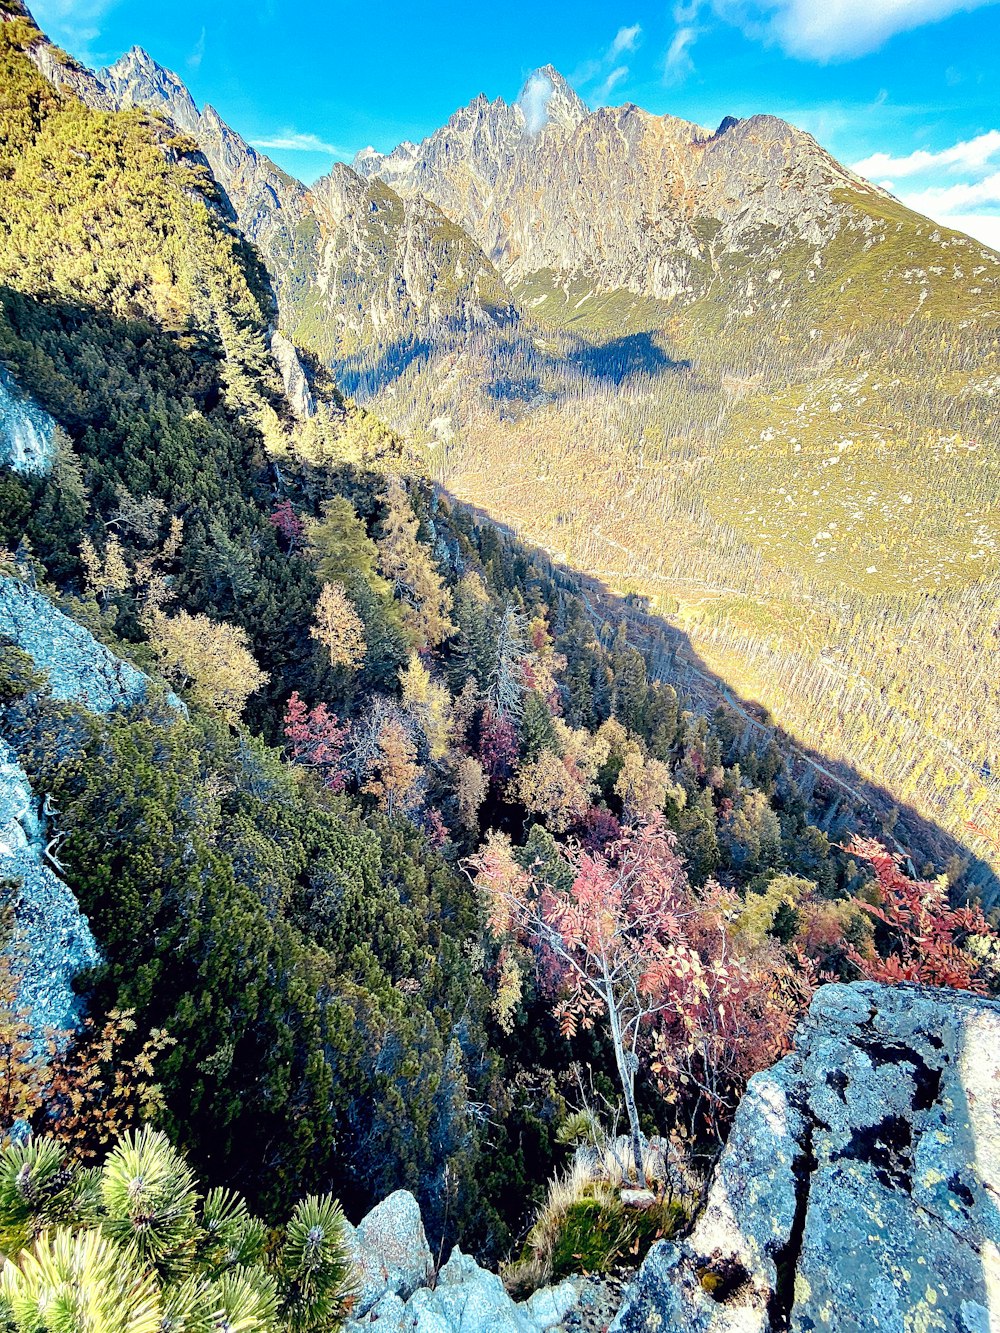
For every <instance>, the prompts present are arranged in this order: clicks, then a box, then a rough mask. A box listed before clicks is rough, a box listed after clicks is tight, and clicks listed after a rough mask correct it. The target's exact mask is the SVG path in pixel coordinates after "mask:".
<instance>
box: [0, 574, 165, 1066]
mask: <svg viewBox="0 0 1000 1333" xmlns="http://www.w3.org/2000/svg"><path fill="white" fill-rule="evenodd" d="M0 636H2V637H3V638H5V639H7V640H10V641H11V642H13V643H14V644H16V646H17V647H18V648H20V649H21V650H22V651H23V652H25V653H27V655H28V656H29V657H30V658H31V660H32V662H33V663H34V665H35V666H36V667H37V668H38V670H39V671H43V672H45V674H46V676H47V678H48V683H49V686H50V688H51V691H52V694H53V695H54V697H55V698H57V699H62V700H67V701H73V702H76V703H81V704H84V705H86V707H87V708H89V709H91V710H92V711H93V712H95V713H106V712H109V711H111V710H112V709H115V708H128V707H130V706H132V705H134V704H137V703H141V702H143V701H145V700H146V699H147V698H148V697H149V693H150V689H151V687H152V681H151V680H150V678H149V677H148V676H146V675H144V674H143V673H142V672H141V671H139V670H137V669H136V668H135V667H133V666H131V665H130V664H129V663H128V662H124V661H122V659H121V658H120V657H116V656H115V654H114V653H112V652H111V651H110V650H109V649H108V648H105V647H104V645H103V644H101V643H98V642H97V640H96V639H95V638H94V637H93V635H92V634H90V633H88V631H87V630H86V629H84V628H83V626H82V625H78V624H76V622H75V621H73V620H70V619H69V617H68V616H65V615H63V613H62V612H61V611H59V610H57V608H56V607H55V606H53V604H52V603H51V602H50V601H49V600H48V598H47V597H45V596H43V595H42V594H41V593H40V592H38V591H36V590H35V589H34V588H31V587H29V586H28V585H27V584H26V583H22V582H20V581H19V580H18V579H16V578H11V577H0ZM166 698H167V702H168V703H169V704H171V705H172V706H173V707H175V708H177V709H178V710H183V708H184V705H183V704H182V703H181V701H180V700H179V699H177V698H176V696H174V695H171V694H167V696H166ZM49 832H50V831H49V830H48V829H47V827H46V818H45V816H44V814H43V812H42V810H41V809H40V807H39V801H38V800H37V799H36V797H35V796H34V795H33V794H32V791H31V788H30V786H29V784H28V778H27V774H26V773H25V772H24V770H23V768H22V767H21V765H20V764H19V763H18V760H17V756H16V755H15V754H14V752H13V751H12V750H11V749H10V747H9V746H8V745H7V743H6V742H5V741H3V740H0V880H3V881H5V882H6V885H7V888H6V892H5V894H4V905H5V906H8V907H10V908H11V909H12V922H11V935H10V938H9V939H7V940H6V941H5V943H4V949H5V952H6V953H7V954H8V956H9V957H10V959H11V961H12V964H13V967H14V971H15V973H16V975H17V977H18V1004H19V1007H20V1008H21V1009H23V1010H24V1011H25V1013H26V1014H27V1015H28V1017H29V1021H30V1026H31V1028H32V1031H33V1033H34V1034H35V1041H36V1044H37V1045H38V1047H39V1049H44V1042H45V1034H46V1032H47V1031H49V1030H50V1029H55V1030H57V1031H59V1032H64V1031H67V1030H69V1029H70V1028H72V1027H74V1026H75V1025H76V1023H77V1021H78V1017H79V1005H78V1000H77V997H76V994H75V992H74V990H73V979H74V977H76V976H77V974H78V973H79V972H81V971H84V970H86V969H87V968H90V967H94V966H96V965H97V963H98V962H99V961H100V958H99V954H98V951H97V945H96V943H95V941H94V937H93V935H92V934H91V931H90V926H89V924H88V922H87V918H86V917H85V916H84V915H83V913H82V912H81V911H80V907H79V904H78V903H77V901H76V899H75V898H74V896H73V893H72V891H71V890H70V889H69V888H68V886H67V885H66V884H64V883H63V881H62V880H61V879H60V878H59V876H58V874H57V873H56V869H55V867H56V866H57V864H58V863H57V862H56V861H55V859H54V856H50V855H49V852H48V846H49Z"/></svg>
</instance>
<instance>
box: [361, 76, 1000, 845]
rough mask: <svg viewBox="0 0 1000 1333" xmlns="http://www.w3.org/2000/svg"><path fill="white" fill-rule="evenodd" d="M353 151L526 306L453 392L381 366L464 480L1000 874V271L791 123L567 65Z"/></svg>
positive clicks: (407, 416)
mask: <svg viewBox="0 0 1000 1333" xmlns="http://www.w3.org/2000/svg"><path fill="white" fill-rule="evenodd" d="M354 166H355V169H356V170H357V171H358V172H359V173H361V174H363V175H365V176H366V177H367V178H369V179H380V180H383V181H385V182H386V183H387V184H388V185H389V186H391V188H392V189H393V190H394V191H396V193H397V194H399V195H401V196H403V197H404V198H417V197H425V198H428V199H431V200H432V201H433V202H434V203H436V204H437V205H439V206H440V207H441V208H442V209H443V210H444V211H445V212H446V213H448V214H449V216H450V217H452V218H453V219H454V220H455V221H456V222H457V223H459V224H460V225H461V226H462V227H463V228H465V230H466V231H467V232H469V234H470V235H472V236H473V237H474V238H475V239H476V240H477V241H478V242H479V244H480V245H481V246H482V248H483V251H484V253H485V254H486V255H487V256H488V257H489V258H490V259H491V260H492V261H493V262H494V263H495V264H496V266H497V270H498V272H499V274H500V275H501V277H502V278H504V279H505V280H506V281H507V283H508V285H509V287H510V289H511V291H512V293H513V295H514V297H515V299H516V301H517V303H518V305H519V308H520V311H521V322H520V325H519V326H518V327H516V328H514V329H511V330H508V331H507V333H506V334H505V335H504V336H503V337H501V338H499V339H498V338H493V339H491V340H484V339H483V338H482V337H478V338H473V339H467V340H466V341H465V342H464V343H463V345H462V347H461V348H460V349H457V350H454V349H453V350H452V353H451V355H452V357H453V358H454V357H455V356H457V357H459V359H460V361H461V364H462V365H463V370H464V373H463V375H462V376H461V377H454V376H451V375H450V374H449V371H448V367H449V366H450V365H451V364H452V363H451V361H442V363H441V365H440V367H439V368H436V367H435V365H434V363H433V359H431V358H428V360H427V361H426V362H425V363H424V365H423V367H422V368H421V371H420V373H419V374H417V373H415V372H414V371H412V370H411V371H408V372H407V373H406V374H403V375H393V376H383V377H382V378H381V379H379V378H378V374H377V370H378V368H377V367H374V366H373V367H371V368H370V371H369V376H368V378H367V380H366V382H365V383H366V386H367V391H368V396H369V401H371V402H372V404H373V405H374V406H375V407H376V409H377V410H378V411H380V412H381V413H382V414H383V415H385V416H387V417H388V418H389V419H390V420H392V421H393V422H394V423H395V424H397V425H399V426H400V427H403V428H405V429H407V430H409V431H411V432H417V433H419V432H420V431H421V430H426V431H427V432H428V435H429V438H430V439H431V441H432V442H434V441H437V443H436V444H435V446H434V447H435V448H436V450H437V458H438V463H437V466H438V475H439V477H440V478H441V480H442V481H444V482H445V483H446V484H447V485H448V486H449V487H450V488H451V489H452V490H454V491H455V492H456V493H457V494H459V495H461V496H463V497H464V498H467V499H469V500H471V501H473V502H474V503H475V504H477V505H479V506H481V507H482V508H484V509H485V510H487V512H490V513H492V514H495V515H497V516H498V517H501V518H503V520H504V521H505V522H508V523H510V524H511V525H512V526H513V527H514V528H515V530H517V531H519V532H521V533H523V534H524V535H526V536H528V537H530V538H531V539H532V540H534V541H536V542H538V543H539V544H540V545H542V546H543V547H545V548H546V549H547V550H548V551H550V552H551V553H552V554H553V555H554V556H555V557H556V558H558V559H560V560H563V561H565V562H566V563H568V564H570V565H572V566H574V567H576V568H578V569H583V570H586V571H588V572H589V573H591V574H594V575H596V576H598V577H599V578H600V579H601V580H602V581H604V582H606V583H608V584H609V585H610V586H611V587H612V588H614V589H615V590H617V591H620V592H632V593H635V594H639V595H642V596H644V597H646V598H647V599H648V600H649V604H650V605H651V607H652V608H653V609H654V610H656V611H657V612H659V613H661V614H664V615H666V616H668V617H669V618H671V619H672V620H673V622H674V623H675V624H676V625H678V627H680V628H683V629H684V631H685V632H686V633H688V634H689V635H691V637H692V640H693V641H694V642H695V643H696V644H697V646H698V649H699V652H701V653H702V654H704V656H705V658H706V660H707V661H708V662H709V663H710V664H711V666H712V667H713V668H714V669H716V670H718V671H719V672H720V673H721V674H722V675H724V676H725V677H726V678H727V679H729V680H730V681H731V682H732V684H733V685H734V687H735V688H736V689H737V690H739V691H740V692H741V693H743V694H745V695H747V696H748V697H750V698H755V699H758V700H760V702H761V704H762V705H763V706H764V708H765V709H766V710H767V711H768V713H770V715H772V716H773V717H775V718H776V719H777V720H779V721H780V722H782V723H783V724H784V725H785V726H786V727H787V728H788V729H789V730H790V731H792V732H793V733H794V734H797V735H799V736H801V737H802V738H803V739H804V740H806V741H807V742H808V743H809V744H812V745H815V746H817V747H818V748H822V749H824V750H825V751H826V753H827V754H829V755H830V757H831V758H832V759H834V760H837V761H840V760H843V761H847V762H849V763H850V764H851V765H852V766H854V767H856V768H860V769H861V771H862V772H864V773H865V774H866V775H868V776H869V777H870V778H872V779H874V780H876V781H879V782H881V783H883V784H884V785H885V786H886V787H888V788H889V789H890V790H892V791H895V792H896V793H898V795H899V800H900V804H901V805H903V804H905V803H906V802H912V803H913V804H914V805H916V807H917V808H918V809H920V810H921V811H923V812H924V813H925V814H928V815H931V816H932V817H933V818H935V819H938V820H940V821H943V822H944V823H945V824H946V825H947V826H948V827H950V828H951V829H952V831H953V832H955V833H956V835H958V836H962V837H964V836H970V837H971V839H972V842H973V845H975V846H976V847H977V849H978V850H979V851H980V852H981V853H982V854H983V855H984V856H986V857H987V858H991V859H992V860H993V861H994V863H998V861H1000V858H998V855H997V852H998V849H1000V841H998V839H1000V800H998V797H997V793H996V791H995V783H994V779H993V778H992V775H993V774H995V773H997V772H998V771H1000V752H998V749H997V744H996V742H995V741H994V740H993V739H990V738H992V737H996V736H997V735H998V734H1000V696H998V693H997V690H996V687H995V685H994V683H993V681H992V679H991V677H990V675H989V670H988V667H987V663H988V661H989V660H990V657H989V654H990V653H991V652H992V651H995V650H996V646H997V627H996V625H995V621H994V619H993V618H992V616H991V612H990V609H989V608H990V607H991V606H993V605H995V604H996V599H997V596H998V595H1000V578H998V576H1000V511H998V506H997V500H996V496H997V493H998V485H1000V427H998V419H997V409H996V403H997V398H996V385H997V383H998V378H997V377H998V373H1000V364H998V355H997V331H998V328H1000V255H997V254H996V253H995V252H994V251H992V250H990V249H988V248H987V247H985V246H983V245H981V244H980V243H978V242H976V241H973V240H971V239H970V238H969V237H966V236H962V235H960V234H958V233H955V232H952V231H949V230H948V229H947V228H944V227H941V226H939V225H937V224H935V223H933V222H931V221H929V220H928V219H927V218H923V217H921V216H919V215H918V214H916V213H913V212H912V211H911V210H909V209H906V208H905V207H903V205H902V204H900V203H899V201H898V200H896V199H894V198H893V197H892V196H891V195H889V194H887V193H886V192H885V191H884V190H882V189H879V188H878V187H876V186H874V185H872V184H870V183H868V182H867V181H864V180H862V179H860V178H859V177H857V176H856V175H855V174H854V173H852V172H851V171H849V170H848V169H847V168H845V167H843V166H842V165H841V164H839V163H838V162H837V161H836V160H835V159H834V158H832V157H831V156H830V154H829V153H827V152H826V151H825V150H824V149H823V148H822V147H820V146H819V145H818V144H817V143H816V141H815V140H814V139H813V138H812V137H811V136H810V135H808V134H805V133H803V132H802V131H800V130H797V129H795V128H794V127H793V126H791V125H788V124H787V123H785V122H784V121H782V120H779V119H777V118H775V117H773V116H768V115H757V116H751V117H749V118H747V119H745V120H739V121H737V120H734V119H733V118H732V117H727V118H726V120H724V121H723V123H722V124H721V125H720V126H719V127H718V129H717V130H715V131H714V132H713V131H711V130H708V129H704V128H702V127H699V126H697V125H693V124H690V123H689V122H686V121H683V120H679V119H677V118H675V117H671V116H655V115H650V114H649V113H647V112H645V111H643V110H641V109H639V108H637V107H635V106H631V105H626V106H622V107H603V108H600V109H598V110H596V111H593V112H590V111H588V110H587V108H586V107H584V106H583V104H582V103H581V102H580V101H579V99H578V98H575V95H574V94H573V93H572V90H571V89H569V87H568V85H567V84H566V82H565V80H563V79H561V78H560V76H559V75H558V74H557V73H556V72H555V71H554V70H553V69H552V68H551V67H545V68H543V69H542V70H539V71H537V72H536V73H535V74H533V75H532V76H531V77H530V78H529V79H528V81H527V83H526V84H525V87H524V90H523V91H522V93H521V95H520V97H519V98H518V99H517V100H516V101H515V102H514V103H512V104H508V103H506V102H504V101H502V100H496V101H492V102H490V101H487V100H486V98H484V97H478V98H476V99H475V100H474V101H472V102H471V103H470V104H469V105H468V106H466V107H465V108H463V109H461V110H459V111H457V112H456V113H455V114H454V115H453V116H452V117H451V118H450V119H449V120H448V122H447V123H446V124H445V125H444V126H443V127H442V128H441V129H439V130H438V131H436V132H435V133H434V134H432V135H431V136H430V137H429V138H427V139H426V140H424V141H423V142H422V143H420V144H411V143H406V144H402V145H401V146H400V147H399V148H397V149H395V150H394V151H393V152H391V153H389V154H386V155H381V154H378V153H375V152H374V151H372V150H367V151H366V152H365V153H363V154H361V155H359V157H358V158H357V159H356V161H355V163H354ZM428 423H430V424H429V425H428ZM442 423H443V424H442ZM570 495H571V496H572V503H571V504H567V496H570ZM859 627H860V628H859ZM885 642H888V643H889V644H891V645H892V647H891V651H890V654H889V656H888V657H886V656H885V655H884V654H883V653H881V652H880V651H879V648H880V645H881V644H882V643H885ZM963 643H974V644H976V645H977V647H976V649H975V651H972V652H970V651H968V650H966V649H964V648H962V647H961V646H960V645H961V644H963Z"/></svg>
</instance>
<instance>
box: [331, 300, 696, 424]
mask: <svg viewBox="0 0 1000 1333" xmlns="http://www.w3.org/2000/svg"><path fill="white" fill-rule="evenodd" d="M661 344H662V334H661V333H659V332H657V331H652V332H643V333H629V334H625V335H623V336H621V337H618V338H608V339H603V338H600V337H594V338H585V337H581V336H580V335H579V334H575V333H565V332H564V333H558V334H554V333H552V332H551V331H549V332H546V333H545V334H544V337H543V336H541V334H540V333H539V331H538V330H537V329H533V328H531V326H530V325H528V324H522V325H520V326H519V327H515V326H512V325H510V324H506V325H499V324H497V325H488V324H487V325H483V326H481V327H478V328H477V329H476V330H475V331H474V332H472V333H470V331H469V329H468V327H467V326H466V324H465V323H464V322H463V321H460V320H455V319H453V320H442V321H439V322H437V323H436V324H434V325H433V326H431V327H422V328H420V329H419V331H418V330H417V329H416V328H415V329H414V330H413V331H412V332H409V333H406V334H403V335H401V336H400V337H398V338H394V339H391V340H390V341H387V342H373V343H371V344H369V345H368V346H367V347H366V348H365V350H364V351H361V352H357V353H353V354H352V355H350V356H345V357H341V358H339V359H337V358H335V359H334V360H333V361H332V362H331V366H330V368H331V371H332V373H333V376H334V378H335V379H336V381H337V383H338V384H339V385H340V387H341V388H342V389H343V391H344V392H345V393H347V394H350V395H351V396H352V397H354V398H357V399H358V400H359V401H365V400H366V399H368V398H371V397H374V396H375V395H377V394H378V393H380V392H382V391H384V390H385V389H386V388H388V387H389V386H391V385H392V384H394V383H395V382H396V381H398V380H400V379H401V378H402V377H403V376H404V375H405V374H406V372H407V371H408V370H409V368H410V367H411V366H412V365H414V364H415V363H416V362H419V361H424V362H426V363H427V364H428V366H429V365H430V364H431V362H433V361H441V362H443V363H446V364H447V365H450V364H451V362H452V360H453V359H454V358H455V357H461V356H463V355H465V354H470V353H471V355H472V357H473V358H474V359H475V360H476V362H477V363H479V365H478V368H477V373H476V378H477V379H478V380H479V381H480V382H481V383H482V386H483V388H482V392H483V394H484V396H485V397H486V398H487V399H488V400H490V401H492V402H494V403H500V404H506V405H507V406H509V407H512V408H517V407H518V406H524V405H526V404H527V405H531V404H535V403H537V402H538V401H539V400H541V399H544V400H547V401H558V400H560V399H562V398H564V397H566V396H568V395H569V394H570V393H571V392H572V391H573V389H574V387H575V386H576V385H577V384H578V383H579V382H581V381H582V382H583V383H584V384H590V385H595V386H613V387H616V388H617V387H621V386H623V385H626V384H628V383H630V382H632V381H635V380H639V379H645V380H651V379H657V378H659V377H661V376H663V375H672V374H677V373H681V372H686V371H690V370H692V368H693V363H692V362H691V361H690V360H687V359H678V358H675V357H673V356H671V355H670V354H669V353H668V352H667V351H666V350H665V349H664V347H663V346H662V345H661Z"/></svg>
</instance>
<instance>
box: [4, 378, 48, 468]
mask: <svg viewBox="0 0 1000 1333" xmlns="http://www.w3.org/2000/svg"><path fill="white" fill-rule="evenodd" d="M55 428H56V423H55V422H54V421H53V420H52V418H51V417H50V416H49V414H48V412H44V411H43V410H42V409H41V408H40V407H39V406H38V404H37V403H33V402H31V401H30V399H27V398H25V397H23V396H22V394H21V393H20V392H19V391H18V389H17V388H16V386H15V385H14V382H13V380H12V379H11V378H10V376H9V375H8V374H7V372H6V371H5V370H4V369H3V368H2V367H0V467H9V468H10V469H11V470H12V471H13V472H36V473H44V472H47V471H48V468H49V465H50V464H51V461H52V457H53V454H54V453H55V442H54V435H55Z"/></svg>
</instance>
